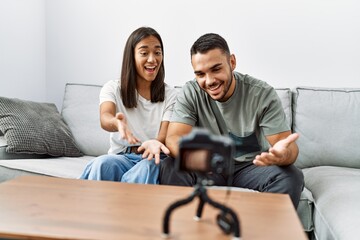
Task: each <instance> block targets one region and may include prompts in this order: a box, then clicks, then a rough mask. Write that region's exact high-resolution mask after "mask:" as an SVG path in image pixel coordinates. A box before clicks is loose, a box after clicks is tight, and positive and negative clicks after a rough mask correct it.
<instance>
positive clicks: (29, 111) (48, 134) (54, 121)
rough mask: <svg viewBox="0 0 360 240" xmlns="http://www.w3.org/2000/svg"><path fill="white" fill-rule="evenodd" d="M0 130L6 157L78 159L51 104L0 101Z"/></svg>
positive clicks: (72, 142) (72, 143) (76, 150)
mask: <svg viewBox="0 0 360 240" xmlns="http://www.w3.org/2000/svg"><path fill="white" fill-rule="evenodd" d="M0 130H1V132H3V133H4V136H5V139H6V143H7V147H6V152H7V153H10V154H20V153H21V154H24V153H25V154H47V155H51V156H69V157H78V156H82V153H81V152H80V150H79V149H78V148H77V146H76V144H75V141H74V139H73V137H72V135H71V132H70V129H69V128H68V126H67V125H66V124H65V122H64V121H63V119H62V117H61V115H60V114H59V112H58V110H57V108H56V106H55V104H52V103H39V102H32V101H25V100H20V99H15V98H5V97H0Z"/></svg>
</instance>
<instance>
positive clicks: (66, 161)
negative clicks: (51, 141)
mask: <svg viewBox="0 0 360 240" xmlns="http://www.w3.org/2000/svg"><path fill="white" fill-rule="evenodd" d="M93 158H94V157H93V156H82V157H78V158H73V157H58V158H44V159H12V160H0V166H1V167H4V168H8V169H13V170H18V172H29V173H36V174H43V175H47V176H52V177H63V178H78V177H79V176H80V175H81V173H82V172H83V170H84V168H85V166H86V164H87V163H88V162H89V161H90V160H91V159H93ZM22 175H24V174H22Z"/></svg>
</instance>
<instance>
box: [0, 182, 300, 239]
mask: <svg viewBox="0 0 360 240" xmlns="http://www.w3.org/2000/svg"><path fill="white" fill-rule="evenodd" d="M193 190H194V189H193V188H192V187H178V186H163V185H142V184H128V183H118V182H104V181H87V180H77V179H62V178H52V177H40V176H24V177H19V178H17V179H15V180H11V181H7V182H3V183H1V184H0V238H10V237H12V238H17V239H131V240H132V239H163V237H162V223H163V216H164V212H165V210H166V209H167V207H168V206H169V205H170V204H171V203H173V202H175V201H177V200H180V199H183V198H186V197H187V196H189V195H190V194H191V193H192V192H193ZM225 193H226V191H223V190H215V189H210V190H208V195H209V197H210V198H211V199H212V200H215V201H217V202H220V203H224V201H225V199H226V197H225ZM198 202H199V201H198V198H196V199H195V200H194V201H192V202H191V203H189V204H187V205H185V206H182V207H180V208H177V209H175V211H174V212H173V213H172V215H171V219H170V234H171V235H170V238H169V239H216V240H221V239H232V235H225V234H223V232H222V231H221V230H220V228H219V227H218V226H217V224H216V221H215V219H216V215H217V214H218V213H219V210H218V209H216V208H213V207H212V206H210V205H209V204H205V207H204V211H203V216H202V218H201V221H199V222H196V221H194V220H193V217H194V215H195V213H196V209H197V206H198ZM226 205H227V206H229V207H231V208H232V209H233V210H234V211H235V212H236V213H237V214H238V217H239V219H240V222H241V232H242V239H245V240H247V239H249V240H256V239H261V240H263V239H266V240H268V239H276V240H281V239H286V240H289V239H292V240H297V239H299V240H304V239H307V237H306V235H305V233H304V232H303V229H302V225H301V223H300V220H299V218H298V216H297V213H296V211H295V209H294V207H293V206H292V203H291V201H290V198H289V196H288V195H285V194H271V193H256V192H239V191H233V192H231V194H230V196H229V199H228V200H227V201H226Z"/></svg>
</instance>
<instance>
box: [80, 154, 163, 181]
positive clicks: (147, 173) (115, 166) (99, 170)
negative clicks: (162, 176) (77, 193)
mask: <svg viewBox="0 0 360 240" xmlns="http://www.w3.org/2000/svg"><path fill="white" fill-rule="evenodd" d="M161 157H162V158H164V157H165V156H163V155H162V156H161ZM159 169H160V168H159V165H156V164H155V160H154V159H152V160H148V159H143V158H142V157H141V154H135V153H120V154H117V155H111V154H108V155H102V156H99V157H96V158H94V159H92V160H91V161H90V162H89V163H88V164H87V165H86V167H85V170H84V172H83V173H82V174H81V176H80V177H79V178H80V179H88V180H104V181H118V182H128V183H144V184H158V183H159Z"/></svg>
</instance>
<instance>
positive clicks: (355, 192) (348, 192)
mask: <svg viewBox="0 0 360 240" xmlns="http://www.w3.org/2000/svg"><path fill="white" fill-rule="evenodd" d="M100 89H101V86H96V85H84V84H67V85H66V87H65V95H64V100H63V106H62V110H61V116H62V118H63V120H64V121H65V123H66V124H67V126H68V127H69V129H70V130H71V134H72V137H73V138H74V141H75V142H76V145H77V147H78V148H79V149H80V150H81V152H82V153H83V154H84V156H80V157H66V156H59V157H47V156H46V155H45V156H44V155H42V156H41V158H40V157H39V158H37V157H36V155H35V157H34V155H31V156H32V157H31V158H30V159H29V158H26V159H24V158H23V156H22V155H23V154H22V155H21V154H20V155H19V156H21V157H19V158H21V159H16V157H14V155H11V157H9V158H11V159H2V160H0V181H7V180H9V179H12V178H15V177H17V176H20V175H30V174H33V175H48V176H54V177H64V178H77V177H78V176H79V175H80V173H81V172H82V169H83V168H84V166H85V164H86V163H87V162H88V161H89V160H90V159H92V158H93V157H94V156H98V155H100V154H104V153H106V152H107V149H108V142H109V135H108V133H107V132H105V131H103V130H102V129H101V128H100V126H99V110H98V96H99V92H100ZM277 93H278V95H279V97H280V99H281V101H282V104H283V107H284V111H285V113H286V116H287V119H288V121H289V124H290V125H291V126H292V128H293V131H294V132H298V133H299V134H300V138H299V139H298V141H297V143H298V145H299V148H300V154H299V157H298V160H297V162H296V165H297V166H298V167H299V168H301V169H302V171H303V172H304V175H305V189H304V191H303V193H302V196H301V200H300V204H299V207H298V209H297V211H298V215H299V218H300V220H301V222H302V224H303V226H304V230H305V231H306V232H308V236H309V238H310V239H320V240H331V239H339V240H346V239H357V238H358V235H359V234H358V232H359V231H358V230H357V229H358V225H359V224H360V204H359V203H358V201H359V202H360V169H359V168H360V149H359V148H358V145H359V144H360V111H359V108H360V89H324V88H303V87H299V88H295V89H292V90H290V89H288V88H283V89H277ZM0 135H1V134H0ZM6 145H7V142H6V141H5V137H4V136H0V149H2V150H3V154H2V155H0V159H1V158H4V156H6V154H4V149H6ZM15 156H16V155H15ZM284 227H285V228H284V231H285V230H286V226H284Z"/></svg>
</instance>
